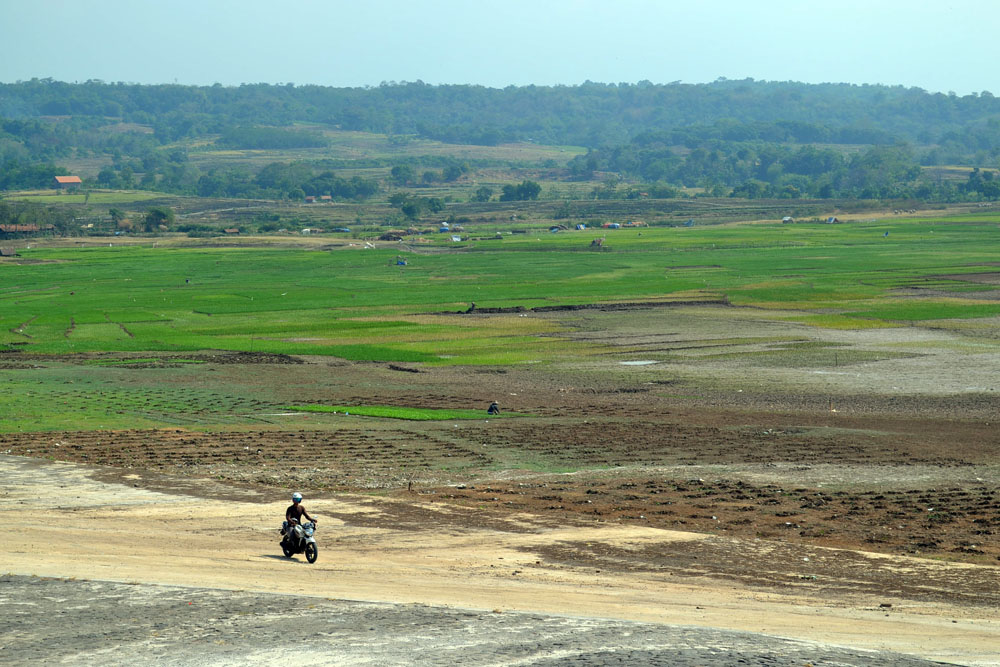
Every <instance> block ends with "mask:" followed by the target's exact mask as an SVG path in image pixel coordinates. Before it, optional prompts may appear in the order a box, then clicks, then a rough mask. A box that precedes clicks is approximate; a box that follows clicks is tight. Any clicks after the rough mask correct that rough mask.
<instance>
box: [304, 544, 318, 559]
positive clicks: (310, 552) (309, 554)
mask: <svg viewBox="0 0 1000 667" xmlns="http://www.w3.org/2000/svg"><path fill="white" fill-rule="evenodd" d="M317 556H319V550H318V549H317V548H316V543H315V542H309V543H308V544H306V560H307V561H309V562H310V563H315V562H316V557H317Z"/></svg>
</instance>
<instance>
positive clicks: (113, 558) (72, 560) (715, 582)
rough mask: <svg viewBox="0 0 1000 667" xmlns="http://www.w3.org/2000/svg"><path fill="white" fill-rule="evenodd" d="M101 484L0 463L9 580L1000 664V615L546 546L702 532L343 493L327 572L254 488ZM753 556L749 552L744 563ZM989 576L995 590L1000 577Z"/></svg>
mask: <svg viewBox="0 0 1000 667" xmlns="http://www.w3.org/2000/svg"><path fill="white" fill-rule="evenodd" d="M97 472H98V471H96V470H95V469H92V468H88V467H85V466H79V465H75V464H67V463H52V462H46V461H39V460H32V459H23V458H20V457H11V456H0V476H2V479H3V480H4V482H3V487H2V491H0V493H2V495H0V520H2V522H3V524H4V525H5V526H8V527H9V528H8V530H5V531H3V532H2V533H0V555H2V561H3V565H2V567H0V569H2V570H3V572H5V573H8V574H13V575H36V576H40V577H61V578H77V579H81V580H83V579H86V580H101V581H116V582H129V583H140V584H166V585H175V586H191V587H208V588H216V589H229V590H234V591H248V592H256V593H290V594H301V593H303V592H308V593H309V594H311V595H314V596H319V597H323V598H330V599H343V600H359V601H369V602H386V603H420V604H427V605H440V606H448V607H453V608H466V609H479V610H499V611H503V612H512V611H527V612H536V613H549V614H561V615H570V616H583V617H590V618H607V619H619V620H629V621H642V622H650V623H659V624H679V625H686V626H692V625H693V626H704V627H710V628H720V629H728V630H738V631H748V632H753V633H764V634H767V635H776V636H780V637H787V638H795V639H802V640H809V641H815V642H821V643H824V644H832V645H837V646H849V647H855V648H863V649H874V650H880V651H895V652H900V653H905V654H909V655H912V656H920V657H923V658H927V659H933V660H940V661H946V662H952V663H956V664H979V665H985V664H1000V659H998V657H997V656H998V649H1000V621H998V620H997V618H996V613H995V612H996V610H995V609H989V608H984V607H981V606H967V605H957V604H950V603H947V602H942V601H940V600H937V601H933V600H932V601H925V600H922V599H900V598H894V599H890V600H886V599H884V598H879V599H870V598H869V599H864V598H863V597H857V596H844V595H837V594H833V593H829V592H826V591H827V589H826V587H825V586H823V585H819V584H815V583H813V582H805V585H803V586H802V587H801V588H797V587H795V586H792V585H789V586H786V587H783V588H782V589H780V590H766V589H760V588H751V587H748V586H744V585H742V584H741V583H734V582H729V581H724V580H720V579H713V578H710V577H703V578H699V577H685V578H683V579H678V578H674V577H671V576H670V575H669V573H658V572H636V571H632V572H629V571H624V570H623V571H615V570H613V569H612V570H604V569H602V570H597V569H593V568H588V567H579V566H573V565H566V564H562V563H553V562H551V561H549V560H547V559H546V558H545V557H544V556H543V555H542V552H543V548H544V547H550V546H551V545H553V544H561V543H566V544H579V543H584V544H591V545H593V544H600V545H602V546H606V547H610V548H617V549H645V548H649V547H650V546H651V545H652V546H654V547H662V548H664V549H667V548H670V547H671V546H673V545H678V544H685V545H687V546H689V547H697V545H698V544H699V543H701V542H702V541H704V540H706V539H707V536H704V535H700V534H695V533H682V532H673V531H667V530H659V529H651V528H643V527H636V526H615V525H608V524H594V525H593V526H586V525H556V524H554V523H553V522H552V521H547V520H541V519H538V518H537V517H532V516H528V515H515V516H513V517H507V518H505V519H503V520H502V521H499V522H498V521H497V520H492V521H482V522H480V523H478V524H477V511H476V510H475V509H469V508H459V507H455V506H441V505H438V504H435V503H431V502H426V501H420V500H414V501H413V503H414V504H420V503H422V504H423V505H424V506H423V507H420V508H418V509H421V510H422V511H425V512H426V513H427V514H428V516H430V515H433V517H434V520H433V521H428V522H427V527H426V528H423V529H422V528H419V527H413V526H411V527H408V528H400V527H393V528H381V527H379V523H380V517H383V516H384V517H387V518H391V517H392V515H393V512H394V511H395V506H396V505H398V504H400V503H402V502H404V501H400V500H389V499H378V498H372V497H367V496H344V497H339V498H337V499H335V500H318V501H315V502H311V503H308V504H307V507H308V508H309V511H310V512H311V513H314V514H317V515H318V516H320V517H321V521H320V531H319V532H318V535H317V536H318V539H319V542H320V545H321V546H320V556H319V560H318V562H317V563H316V564H314V565H308V564H306V563H305V561H304V560H303V559H302V558H301V557H297V558H295V559H291V560H289V559H285V558H283V557H282V556H281V555H280V550H279V548H278V535H277V531H276V529H277V526H278V524H279V523H280V518H281V516H282V515H283V511H284V507H285V506H286V504H287V503H286V502H285V501H284V499H281V500H280V501H275V500H273V499H267V500H265V499H264V498H254V497H252V494H251V493H250V492H247V494H246V497H245V499H244V500H242V501H231V502H220V501H210V500H204V499H201V498H197V497H194V496H188V495H180V494H164V493H159V492H154V491H149V490H145V489H143V488H140V487H138V486H128V485H126V484H117V483H107V482H102V481H100V480H99V479H97V478H96V476H97V475H96V473H97ZM205 484H210V482H205ZM411 505H412V504H411ZM409 510H410V511H412V510H413V507H412V506H411V507H410V508H409ZM27 518H35V519H41V520H43V521H44V523H45V525H46V528H45V529H44V531H32V530H20V529H17V528H13V527H17V526H24V525H25V519H27ZM385 523H386V524H387V525H394V522H393V521H391V520H387V521H386V522H385ZM758 548H760V545H756V546H755V545H753V544H751V543H749V541H748V543H747V544H746V549H747V550H748V552H749V551H751V550H754V549H758ZM830 552H831V555H832V556H834V557H835V556H836V554H835V553H834V552H833V550H830ZM872 558H876V556H872ZM877 558H878V559H881V560H885V559H888V558H889V557H887V556H877ZM909 560H912V561H913V562H912V563H910V562H908V559H898V558H897V559H895V561H896V565H897V566H898V568H899V573H900V576H901V577H905V576H907V572H908V571H909V570H910V569H911V565H916V564H917V561H916V560H915V559H909ZM919 565H920V568H928V567H931V568H934V567H937V568H942V569H947V568H966V567H973V566H963V565H955V564H947V563H935V562H930V561H919ZM987 569H991V570H992V571H993V572H995V573H996V574H997V575H998V577H997V581H998V582H1000V570H998V569H997V568H987ZM834 583H836V582H834ZM998 585H1000V583H998ZM833 588H836V587H835V586H834V587H833ZM880 605H891V606H880Z"/></svg>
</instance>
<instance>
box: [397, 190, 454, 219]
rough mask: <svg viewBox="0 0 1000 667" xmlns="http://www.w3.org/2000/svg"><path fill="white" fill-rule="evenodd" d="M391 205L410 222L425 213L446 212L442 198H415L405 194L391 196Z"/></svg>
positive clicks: (398, 193)
mask: <svg viewBox="0 0 1000 667" xmlns="http://www.w3.org/2000/svg"><path fill="white" fill-rule="evenodd" d="M389 205H390V206H392V207H393V208H398V209H399V211H400V213H402V214H403V215H405V216H406V217H407V218H408V219H410V220H416V219H418V218H419V217H420V216H421V215H424V213H427V212H430V213H440V212H441V211H443V210H444V200H443V199H441V198H440V197H419V196H417V197H415V196H413V195H409V194H407V193H405V192H394V193H392V194H391V195H389Z"/></svg>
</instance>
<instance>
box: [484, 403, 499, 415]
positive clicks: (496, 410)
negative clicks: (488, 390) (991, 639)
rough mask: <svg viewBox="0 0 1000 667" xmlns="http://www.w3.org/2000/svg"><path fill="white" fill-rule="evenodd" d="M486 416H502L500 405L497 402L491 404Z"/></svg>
mask: <svg viewBox="0 0 1000 667" xmlns="http://www.w3.org/2000/svg"><path fill="white" fill-rule="evenodd" d="M486 414H488V415H498V414H500V404H499V403H497V402H496V401H493V402H492V403H490V407H489V409H488V410H487V411H486Z"/></svg>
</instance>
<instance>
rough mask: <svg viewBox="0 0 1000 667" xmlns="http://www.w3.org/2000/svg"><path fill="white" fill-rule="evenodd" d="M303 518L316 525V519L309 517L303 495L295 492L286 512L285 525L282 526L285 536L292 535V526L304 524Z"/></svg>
mask: <svg viewBox="0 0 1000 667" xmlns="http://www.w3.org/2000/svg"><path fill="white" fill-rule="evenodd" d="M302 517H305V518H306V519H308V520H309V521H312V522H313V523H316V519H314V518H313V517H311V516H309V512H307V511H306V508H305V505H303V504H302V494H301V493H299V492H295V493H293V494H292V504H291V505H289V506H288V509H286V510H285V523H283V524H281V530H282V532H283V533H284V534H285V535H290V534H291V532H292V526H295V525H297V524H300V523H302Z"/></svg>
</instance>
